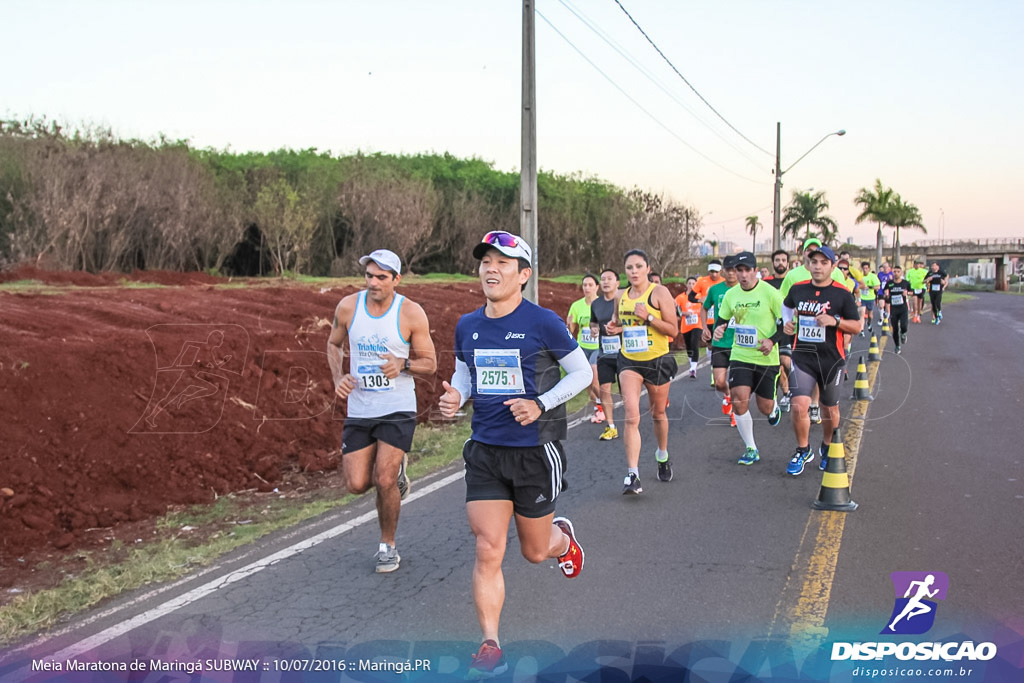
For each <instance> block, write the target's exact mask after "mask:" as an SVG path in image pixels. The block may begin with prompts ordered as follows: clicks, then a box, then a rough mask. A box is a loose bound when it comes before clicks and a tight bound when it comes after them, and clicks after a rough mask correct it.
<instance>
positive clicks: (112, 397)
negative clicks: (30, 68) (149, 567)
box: [0, 270, 580, 570]
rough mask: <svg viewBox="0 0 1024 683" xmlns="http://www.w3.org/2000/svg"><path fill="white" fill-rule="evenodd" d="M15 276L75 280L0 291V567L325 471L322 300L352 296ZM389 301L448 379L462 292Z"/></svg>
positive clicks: (557, 288)
mask: <svg viewBox="0 0 1024 683" xmlns="http://www.w3.org/2000/svg"><path fill="white" fill-rule="evenodd" d="M24 279H35V280H40V281H42V282H45V283H48V284H57V285H74V286H73V287H72V286H69V287H67V288H66V289H64V288H61V289H60V290H59V291H58V292H57V293H49V292H48V293H0V416H2V417H0V425H2V427H0V434H2V436H0V570H2V569H4V568H7V567H10V566H11V565H12V563H15V562H16V561H17V558H18V557H20V556H21V555H22V554H24V553H26V552H30V551H32V550H38V549H43V548H49V549H51V550H52V549H54V548H57V549H70V548H74V547H77V546H78V545H80V544H82V543H84V538H85V536H86V535H87V531H88V530H92V529H96V528H109V527H116V526H117V525H119V524H123V523H126V522H132V521H138V520H142V519H145V518H148V517H153V516H157V515H161V514H163V513H164V512H165V511H166V509H167V507H168V506H169V505H173V504H186V503H202V502H207V501H212V500H214V499H215V497H216V496H217V495H223V494H226V493H228V492H232V491H242V490H247V489H257V490H261V491H269V490H272V489H274V488H275V487H279V486H282V487H283V486H286V480H285V479H284V478H283V477H282V475H283V474H284V473H286V472H291V471H296V470H301V471H304V472H309V473H316V472H325V471H330V470H333V469H336V468H337V464H338V450H337V448H338V442H339V437H340V434H341V426H342V419H343V416H344V413H345V406H344V403H343V402H341V401H336V400H335V397H334V394H333V391H332V385H331V381H330V372H329V369H328V366H327V358H326V353H325V347H326V345H327V335H328V332H329V330H330V320H331V317H332V315H333V311H334V307H335V305H336V304H337V302H338V301H339V299H340V298H341V297H342V296H344V295H345V294H348V293H350V292H353V291H355V288H353V287H340V288H339V287H320V286H306V285H297V284H294V283H285V282H281V283H267V282H266V281H261V282H251V283H246V286H241V287H237V288H235V287H224V286H215V285H223V284H224V281H223V280H219V279H217V278H212V277H210V276H208V275H205V274H202V273H149V272H143V273H134V274H132V275H131V276H128V277H127V278H125V277H124V276H121V275H109V276H96V275H89V274H85V273H50V272H46V271H38V270H31V271H29V270H21V271H18V272H16V273H0V282H4V281H13V280H24ZM125 279H127V280H128V281H129V282H130V283H135V282H151V283H157V284H161V285H164V287H161V288H150V289H143V288H132V287H124V286H121V285H123V284H124V280H125ZM399 291H400V292H401V293H403V294H406V295H407V296H409V297H410V298H411V299H412V300H414V301H417V302H418V303H420V304H421V305H422V306H423V307H424V310H425V311H426V313H427V316H428V318H429V320H430V324H431V328H432V336H433V338H434V343H435V345H436V347H437V350H438V375H437V377H439V378H446V377H450V376H451V373H452V370H453V368H454V356H453V354H452V351H451V349H452V346H453V337H454V330H455V322H456V321H457V319H458V317H459V316H460V315H461V314H463V313H465V312H467V311H469V310H472V309H474V308H477V307H478V306H480V305H481V304H482V302H483V297H482V295H481V294H480V288H479V285H477V284H476V283H473V282H467V283H460V284H448V285H414V286H403V287H400V288H399ZM579 296H580V294H579V289H578V287H574V286H571V285H559V284H549V283H542V285H541V302H542V304H544V305H546V306H548V307H549V308H552V309H553V310H555V311H556V312H558V313H559V314H561V315H564V314H565V312H566V311H567V310H568V308H569V304H570V303H571V302H572V301H573V300H574V299H576V298H578V297H579ZM417 393H418V399H419V409H420V413H421V416H422V419H423V420H429V419H430V417H431V414H432V412H433V409H434V406H436V403H437V397H438V395H439V393H440V379H430V380H423V381H419V382H418V384H417Z"/></svg>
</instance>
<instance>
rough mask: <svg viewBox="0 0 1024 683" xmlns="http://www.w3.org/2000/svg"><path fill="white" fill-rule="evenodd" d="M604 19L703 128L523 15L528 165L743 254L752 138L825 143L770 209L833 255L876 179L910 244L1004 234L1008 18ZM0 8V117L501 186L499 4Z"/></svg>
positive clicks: (39, 1) (571, 30) (802, 13)
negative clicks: (805, 196) (529, 43)
mask: <svg viewBox="0 0 1024 683" xmlns="http://www.w3.org/2000/svg"><path fill="white" fill-rule="evenodd" d="M620 1H621V3H622V5H623V6H624V7H625V8H626V10H628V11H629V13H630V14H631V15H632V16H633V18H634V19H635V20H636V21H637V23H638V24H639V25H640V27H641V28H643V29H644V30H645V31H646V32H647V34H648V35H649V36H650V38H651V39H652V40H653V41H654V43H655V44H656V45H657V46H658V47H659V48H660V49H661V50H662V52H664V54H665V56H666V57H667V58H668V59H669V60H670V61H671V62H672V64H674V66H675V67H676V69H678V71H679V72H680V73H681V74H682V76H683V77H685V79H686V80H687V81H688V82H689V83H690V84H691V85H692V87H693V89H695V90H696V91H697V92H699V93H700V95H701V96H703V98H704V99H706V100H707V102H708V103H710V105H711V106H712V107H714V109H715V110H716V111H717V112H718V114H720V115H721V118H720V117H719V116H718V115H717V114H716V113H715V112H713V111H712V110H711V109H710V108H709V107H708V105H707V104H705V103H704V102H702V101H701V100H700V99H699V98H698V96H697V95H696V94H695V93H694V90H693V89H691V87H690V86H688V85H687V84H686V83H685V82H684V81H683V80H682V79H681V78H680V77H679V76H678V75H676V74H675V73H674V72H673V71H672V69H671V67H670V66H669V65H668V64H667V63H666V62H665V61H664V60H663V59H662V58H661V57H660V56H659V55H658V53H657V52H656V51H655V50H654V48H653V47H652V46H651V45H650V44H649V43H648V42H647V41H646V40H645V39H644V37H643V35H641V33H640V32H639V31H638V30H637V28H636V27H635V26H634V25H633V24H632V23H631V22H630V20H629V18H628V17H627V16H626V14H625V13H624V12H623V11H622V10H621V9H620V7H619V6H618V5H617V4H616V2H615V0H574V1H573V2H569V1H568V0H566V1H565V2H563V1H562V0H537V2H536V8H537V11H538V16H537V99H538V104H537V119H538V159H539V163H540V166H541V168H543V169H545V170H548V171H553V172H556V173H565V174H568V173H573V172H582V173H584V174H586V175H593V176H597V177H599V178H602V179H604V180H607V181H610V182H612V183H615V184H616V185H619V186H621V187H624V188H630V187H632V186H634V185H639V186H641V187H644V188H647V189H650V190H654V191H657V192H664V193H665V194H667V195H669V196H671V197H672V198H674V199H676V200H679V201H683V202H686V203H688V204H692V205H694V206H696V207H697V208H698V209H699V210H701V211H702V212H704V213H709V212H710V214H709V215H708V216H707V218H706V219H705V234H706V235H707V236H709V237H713V236H717V237H719V238H720V239H731V240H734V241H742V242H743V243H747V242H748V241H749V237H746V236H745V233H744V229H743V223H744V219H745V217H746V216H748V215H751V214H757V215H758V216H759V217H760V219H761V221H762V223H764V224H765V225H766V226H768V228H769V229H770V226H771V220H772V218H771V204H772V184H773V179H774V177H773V175H772V169H773V168H774V163H775V162H774V154H775V129H776V122H781V123H782V167H783V169H785V168H787V167H788V166H789V165H790V164H792V163H793V162H795V161H796V160H797V159H798V158H799V157H800V155H802V154H803V153H804V152H806V151H807V150H808V149H810V148H811V147H812V146H813V145H814V144H815V143H817V142H818V141H819V140H820V139H821V138H822V137H823V136H825V135H827V134H828V133H830V132H833V131H836V130H839V129H845V130H846V131H847V134H846V135H845V136H844V137H838V136H833V137H830V138H828V139H827V140H825V141H824V142H823V143H822V144H821V145H820V146H819V147H818V148H817V149H815V150H814V151H813V152H811V154H809V155H808V156H807V157H806V158H805V159H803V160H802V161H800V162H799V163H798V164H796V165H795V166H794V167H793V168H792V169H791V170H790V171H789V172H788V173H786V174H784V176H783V181H784V187H783V194H782V200H783V204H785V203H787V202H788V201H789V199H790V196H791V192H792V191H793V190H794V189H809V188H814V189H815V190H824V191H825V192H826V197H827V199H828V200H829V201H830V203H831V209H830V214H831V215H832V216H833V217H835V218H836V220H837V221H838V222H839V225H840V236H841V238H843V239H846V238H847V237H853V238H854V240H855V241H856V242H858V243H864V244H871V243H873V242H874V226H873V225H870V224H861V225H855V224H854V219H855V217H856V215H857V209H856V207H855V206H854V205H853V203H852V200H853V197H854V196H855V194H856V193H857V190H858V189H859V188H861V187H865V186H871V185H873V184H874V181H875V179H876V178H881V180H882V182H883V183H884V184H886V185H887V186H890V187H892V188H893V189H894V190H896V191H897V192H899V193H900V194H901V195H902V196H903V198H904V199H905V200H906V201H909V202H912V203H914V204H916V205H917V206H918V207H919V208H920V209H921V213H922V215H923V217H924V221H925V224H926V226H927V228H928V231H929V237H935V238H937V237H939V236H940V235H941V236H944V237H946V238H951V237H966V236H982V237H988V236H991V237H997V236H1011V235H1013V236H1017V235H1024V227H1022V225H1021V218H1020V215H1021V212H1020V210H1019V208H1014V207H1015V205H1014V204H1013V198H1014V197H1016V196H1018V195H1019V194H1020V193H1021V189H1020V186H1021V180H1022V175H1024V174H1022V172H1021V170H1020V164H1021V160H1022V158H1024V134H1022V132H1021V126H1020V124H1019V122H1018V120H1017V119H1018V118H1019V117H1020V116H1021V114H1022V112H1024V95H1022V94H1021V93H1022V88H1021V84H1022V82H1024V79H1022V70H1024V68H1022V64H1024V48H1022V47H1021V45H1022V41H1021V40H1019V33H1020V30H1021V28H1022V27H1024V2H1019V1H1017V0H1006V1H1002V0H977V1H975V2H966V1H963V2H951V1H942V0H927V1H926V0H885V1H881V0H863V1H861V2H842V3H840V2H830V1H828V0H788V1H787V0H736V1H733V2H730V1H728V0H718V1H704V2H693V1H689V0H661V1H656V0H620ZM3 6H4V12H3V15H4V19H3V22H2V24H0V61H2V63H3V64H4V65H5V66H4V74H3V76H2V80H0V82H2V84H3V87H2V89H0V93H2V99H0V103H2V104H0V112H2V113H3V114H4V115H5V116H20V117H24V116H27V115H29V114H34V115H45V116H48V117H50V118H56V119H59V120H62V121H65V122H70V123H72V124H83V123H84V124H99V125H104V126H110V127H112V128H113V129H114V131H115V133H117V134H118V135H120V136H122V137H141V138H144V139H151V138H154V137H156V136H157V135H158V134H160V133H163V134H166V135H168V136H170V137H173V138H187V139H189V140H191V142H192V144H194V145H196V146H199V147H216V148H230V149H231V150H235V151H239V152H241V151H250V150H253V151H266V150H273V149H277V148H281V147H291V148H297V149H302V148H307V147H315V148H318V149H320V150H330V151H332V152H334V153H337V154H348V153H352V152H355V151H357V150H362V151H364V152H388V153H408V154H415V153H420V152H438V153H442V152H450V153H452V154H454V155H456V156H460V157H471V156H476V157H480V158H482V159H485V160H488V161H491V162H493V163H494V164H495V166H496V168H498V169H501V170H507V171H513V170H517V169H518V167H519V159H520V139H519V138H520V104H521V102H520V73H521V62H520V60H521V26H522V3H521V2H520V1H519V0H435V2H423V1H418V2H414V1H412V0H401V1H399V0H393V1H389V0H374V1H371V0H365V1H355V0H330V1H328V0H324V1H321V2H314V1H310V0H306V1H301V0H300V1H292V2H278V1H272V2H271V1H267V2H259V1H258V0H249V1H247V2H241V1H239V2H226V1H220V0H205V1H203V2H197V1H182V0H176V1H175V2H164V1H157V0H150V1H147V2H137V1H135V0H131V1H129V0H123V1H120V2H115V1H107V0H79V1H77V2H70V1H68V2H58V1H55V0H35V1H33V2H17V1H16V2H11V1H9V0H5V2H4V3H3ZM563 36H564V37H563ZM588 60H589V61H588ZM722 119H724V120H725V121H727V122H728V124H727V123H726V122H724V121H723V120H722ZM730 125H731V126H732V127H733V128H735V129H736V130H738V131H739V133H737V132H735V131H734V130H732V129H731V128H730ZM744 136H745V137H746V138H748V139H749V142H748V141H747V140H745V139H744ZM915 237H916V236H915V235H913V234H907V235H906V236H905V237H904V241H905V242H907V241H911V240H913V239H915ZM922 238H923V237H922Z"/></svg>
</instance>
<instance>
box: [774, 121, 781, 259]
mask: <svg viewBox="0 0 1024 683" xmlns="http://www.w3.org/2000/svg"><path fill="white" fill-rule="evenodd" d="M781 156H782V122H781V121H777V122H776V123H775V204H774V208H773V209H772V251H778V250H779V249H781V248H782V247H781V246H780V245H781V244H782V235H781V233H780V232H779V226H780V225H781V224H782V221H781V216H779V211H780V210H781V207H780V206H779V204H780V203H781V196H782V165H781V162H780V158H781Z"/></svg>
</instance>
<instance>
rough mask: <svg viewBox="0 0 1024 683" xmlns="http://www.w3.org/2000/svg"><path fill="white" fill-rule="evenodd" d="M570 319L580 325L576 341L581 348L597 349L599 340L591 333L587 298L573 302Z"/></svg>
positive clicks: (570, 308)
mask: <svg viewBox="0 0 1024 683" xmlns="http://www.w3.org/2000/svg"><path fill="white" fill-rule="evenodd" d="M569 320H572V321H573V322H575V323H576V324H577V325H579V328H580V329H579V332H577V333H576V341H577V342H579V345H580V348H582V349H586V350H587V351H593V350H595V349H596V348H597V346H598V342H597V340H596V339H594V337H593V336H591V334H590V304H588V303H587V300H586V299H585V298H584V299H579V300H577V301H573V302H572V306H570V307H569Z"/></svg>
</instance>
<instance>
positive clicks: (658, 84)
mask: <svg viewBox="0 0 1024 683" xmlns="http://www.w3.org/2000/svg"><path fill="white" fill-rule="evenodd" d="M558 1H559V2H560V3H561V4H562V6H564V7H565V8H566V9H567V10H569V11H570V12H572V13H573V14H574V15H575V16H576V18H577V19H579V20H580V22H582V23H583V25H584V26H586V27H587V28H589V29H590V30H591V31H592V32H593V33H594V34H596V35H597V36H598V37H599V38H600V39H601V40H603V41H604V42H605V43H606V44H607V45H608V46H609V47H611V48H612V49H613V50H615V51H616V52H618V53H619V55H620V56H621V57H622V58H623V59H625V60H626V61H627V62H629V63H630V64H631V65H632V66H633V68H635V69H636V70H637V71H639V72H640V73H642V74H643V75H644V76H645V77H646V78H647V80H649V81H650V82H651V83H653V84H654V85H655V86H656V87H657V88H658V89H659V90H661V91H662V92H663V93H665V94H666V95H667V96H668V97H669V98H670V99H671V100H672V101H673V102H675V103H676V104H678V105H679V106H680V107H682V108H683V109H685V110H686V112H687V113H689V114H690V116H692V117H693V118H695V119H696V120H697V121H698V122H699V123H700V124H702V125H703V126H704V127H705V128H707V129H708V130H709V131H711V133H713V134H714V135H715V136H716V137H717V138H718V139H719V140H721V141H722V142H724V143H725V144H727V145H729V146H730V147H732V148H733V149H734V150H735V151H736V152H737V153H738V154H739V155H740V156H742V157H743V158H744V159H746V160H747V161H749V162H750V163H752V164H754V165H755V166H757V167H758V168H762V167H761V162H759V161H756V160H755V159H753V158H752V157H750V156H748V155H747V153H746V152H744V151H743V150H741V149H740V148H739V147H737V146H736V145H735V144H733V142H732V141H731V140H728V139H726V137H725V136H724V135H722V134H721V133H720V132H719V131H718V130H717V129H715V128H713V127H712V126H711V124H709V123H708V122H707V121H705V120H704V119H702V118H701V117H700V116H698V115H697V113H696V112H695V111H693V110H692V109H691V108H690V107H689V106H687V104H686V103H685V102H683V101H682V100H681V99H679V97H677V96H676V95H675V93H673V92H672V91H671V90H669V88H667V87H666V86H665V85H664V84H663V83H661V82H660V81H658V79H657V78H655V76H654V75H653V74H652V73H651V72H650V70H648V69H647V68H646V67H644V66H642V65H641V64H640V63H639V62H637V61H636V59H634V58H633V56H632V55H630V54H629V53H627V52H626V51H625V50H624V49H623V48H622V47H621V46H619V45H618V44H616V43H615V41H613V40H611V38H609V37H608V35H607V34H606V33H605V32H604V31H602V30H601V29H600V27H598V26H597V24H595V23H594V22H593V21H592V20H590V19H589V18H588V17H587V16H586V15H584V14H582V12H580V11H578V10H577V9H576V8H575V7H573V6H572V4H571V3H569V2H567V1H566V0H558Z"/></svg>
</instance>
